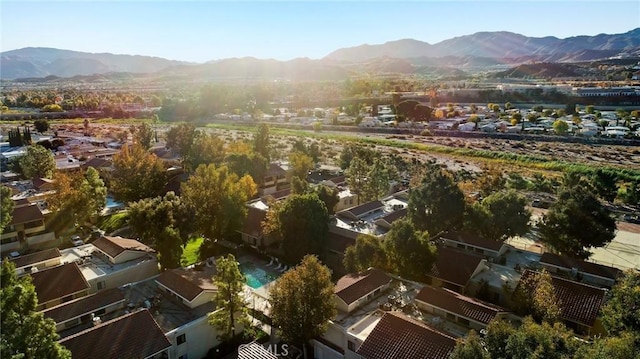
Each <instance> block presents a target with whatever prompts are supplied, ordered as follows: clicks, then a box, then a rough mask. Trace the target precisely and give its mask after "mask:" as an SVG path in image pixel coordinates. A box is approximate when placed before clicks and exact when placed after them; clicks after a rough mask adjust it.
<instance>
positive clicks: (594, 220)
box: [539, 185, 616, 259]
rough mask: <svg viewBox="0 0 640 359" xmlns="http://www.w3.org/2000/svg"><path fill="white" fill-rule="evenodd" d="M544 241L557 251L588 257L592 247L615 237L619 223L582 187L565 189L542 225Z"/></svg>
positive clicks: (603, 243)
mask: <svg viewBox="0 0 640 359" xmlns="http://www.w3.org/2000/svg"><path fill="white" fill-rule="evenodd" d="M539 227H540V234H541V239H542V241H543V242H544V243H545V244H546V245H547V246H549V247H551V248H552V249H553V250H554V251H556V252H559V253H562V254H565V255H568V256H572V257H577V258H583V259H584V258H588V257H589V255H590V254H591V253H590V251H589V248H590V247H602V246H604V245H606V244H607V243H609V242H611V240H612V239H613V238H614V237H615V230H616V222H615V220H614V218H613V217H612V216H611V212H610V211H609V210H608V209H607V208H605V207H603V206H602V205H601V204H600V202H599V201H598V199H597V198H596V197H594V196H593V195H592V194H591V193H590V191H588V189H587V188H585V187H584V186H583V185H578V186H576V187H573V188H565V189H563V190H562V191H561V193H560V194H559V195H558V200H557V202H555V203H554V204H552V205H551V207H550V208H549V212H548V213H547V214H546V215H545V216H544V217H543V219H542V223H541V224H540V226H539Z"/></svg>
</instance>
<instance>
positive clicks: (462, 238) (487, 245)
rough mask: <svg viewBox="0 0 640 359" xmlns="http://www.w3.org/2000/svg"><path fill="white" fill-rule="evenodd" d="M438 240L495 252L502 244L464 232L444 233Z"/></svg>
mask: <svg viewBox="0 0 640 359" xmlns="http://www.w3.org/2000/svg"><path fill="white" fill-rule="evenodd" d="M440 238H444V239H448V240H451V241H456V242H461V243H466V244H468V245H471V246H475V247H480V248H484V249H489V250H492V251H496V252H497V251H499V250H500V248H501V247H502V244H503V243H502V242H500V241H492V240H490V239H486V238H482V237H480V236H477V235H475V234H471V233H466V232H453V231H450V232H445V233H443V234H441V235H440Z"/></svg>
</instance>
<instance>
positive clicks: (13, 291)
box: [0, 260, 71, 359]
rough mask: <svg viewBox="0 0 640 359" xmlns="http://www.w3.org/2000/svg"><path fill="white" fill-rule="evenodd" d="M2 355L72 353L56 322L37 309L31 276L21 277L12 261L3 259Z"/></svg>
mask: <svg viewBox="0 0 640 359" xmlns="http://www.w3.org/2000/svg"><path fill="white" fill-rule="evenodd" d="M0 277H1V281H0V285H1V289H0V312H2V316H0V326H1V327H2V332H1V333H0V356H1V357H2V358H14V359H18V358H24V359H40V358H46V359H62V358H71V352H69V350H68V349H66V348H65V347H63V346H62V345H60V344H58V334H57V333H56V325H55V323H54V322H53V320H52V319H50V318H46V319H45V318H44V316H43V314H42V313H41V312H37V311H36V307H37V306H38V298H37V296H36V291H35V287H34V286H33V284H32V283H31V277H30V276H23V277H21V278H18V277H17V276H16V269H15V265H14V264H13V262H11V261H8V260H4V261H2V269H1V273H0Z"/></svg>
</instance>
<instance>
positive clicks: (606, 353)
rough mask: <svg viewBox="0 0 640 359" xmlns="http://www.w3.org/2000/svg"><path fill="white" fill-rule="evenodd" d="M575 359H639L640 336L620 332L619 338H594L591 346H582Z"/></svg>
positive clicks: (635, 333) (636, 333)
mask: <svg viewBox="0 0 640 359" xmlns="http://www.w3.org/2000/svg"><path fill="white" fill-rule="evenodd" d="M575 358H577V359H626V358H640V334H638V332H622V333H621V334H620V335H619V336H609V337H604V338H596V339H595V340H594V342H593V344H592V345H583V346H582V348H580V350H579V351H578V353H577V354H576V356H575Z"/></svg>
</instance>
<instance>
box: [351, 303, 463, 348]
mask: <svg viewBox="0 0 640 359" xmlns="http://www.w3.org/2000/svg"><path fill="white" fill-rule="evenodd" d="M455 345H456V340H455V339H454V338H453V337H451V336H449V335H447V334H444V333H441V332H439V331H437V330H436V329H434V328H431V327H429V326H428V325H426V324H424V323H421V322H418V321H416V320H413V319H410V318H408V317H406V316H404V315H402V314H400V313H395V312H389V313H385V315H384V316H383V317H382V319H380V321H379V322H378V324H377V325H376V327H375V328H374V329H373V331H371V334H369V336H368V337H367V339H366V340H365V341H364V343H362V345H361V346H360V348H358V350H357V353H358V354H360V355H361V356H362V358H365V359H421V358H424V359H447V358H449V355H450V354H451V352H452V351H453V348H454V347H455Z"/></svg>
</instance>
